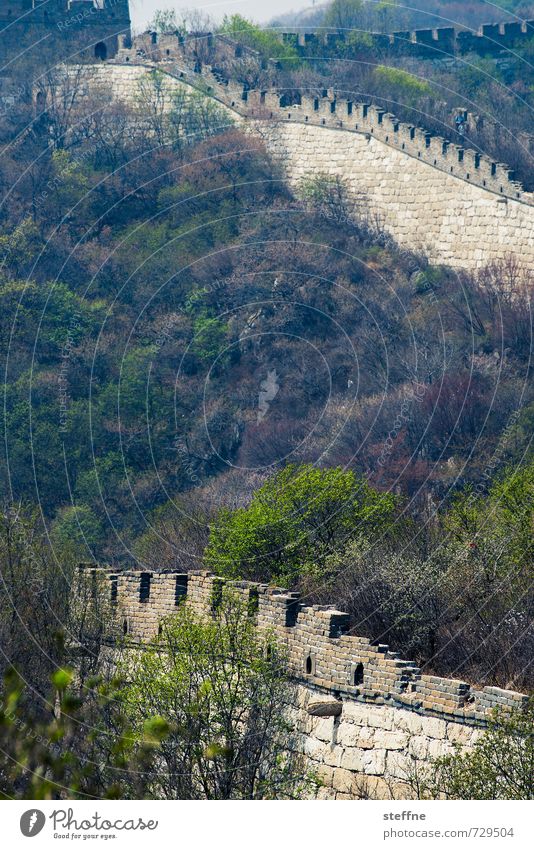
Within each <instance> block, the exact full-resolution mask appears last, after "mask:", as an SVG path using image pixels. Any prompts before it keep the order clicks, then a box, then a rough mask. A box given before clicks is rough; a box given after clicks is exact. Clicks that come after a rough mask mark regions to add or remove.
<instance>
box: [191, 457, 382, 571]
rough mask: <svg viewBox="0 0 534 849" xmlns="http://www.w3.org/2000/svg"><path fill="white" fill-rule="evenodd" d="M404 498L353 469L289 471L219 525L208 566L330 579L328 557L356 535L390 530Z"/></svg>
mask: <svg viewBox="0 0 534 849" xmlns="http://www.w3.org/2000/svg"><path fill="white" fill-rule="evenodd" d="M395 508H396V501H395V498H394V497H393V496H392V495H391V494H389V493H380V492H377V491H376V490H374V489H372V488H371V487H370V486H369V485H368V484H367V482H366V481H365V480H364V479H363V478H361V477H358V476H357V475H356V474H355V473H354V472H352V471H343V470H342V469H339V468H337V469H336V468H334V469H317V468H315V467H314V466H312V465H304V466H287V467H286V468H285V469H283V470H282V471H281V472H279V473H278V474H276V475H274V476H273V477H272V478H270V479H269V480H268V481H267V482H266V483H265V484H264V485H263V486H262V487H260V489H258V490H256V492H255V493H254V495H253V496H252V500H251V503H250V505H249V506H248V507H245V508H241V509H239V510H235V511H233V512H231V511H226V510H223V511H222V512H221V515H220V516H219V518H218V520H217V521H216V522H215V523H214V524H213V525H212V528H211V533H210V540H209V544H208V547H207V549H206V563H207V564H208V565H209V566H210V567H211V568H213V569H214V570H215V571H217V572H218V573H219V574H221V575H225V576H228V577H232V578H253V579H261V580H282V581H284V580H287V581H290V582H293V581H294V580H295V578H296V577H297V576H298V575H299V574H309V573H310V572H312V573H315V572H316V573H317V574H318V575H319V576H320V575H321V574H322V569H323V567H324V560H325V558H326V557H327V556H328V554H329V553H331V552H332V550H333V548H334V547H335V546H339V545H340V544H342V543H343V542H344V541H346V540H348V539H350V538H355V537H359V538H366V537H369V536H371V535H377V536H379V535H380V534H382V533H384V532H386V531H387V530H388V529H389V528H390V527H391V524H392V522H393V520H394V516H395Z"/></svg>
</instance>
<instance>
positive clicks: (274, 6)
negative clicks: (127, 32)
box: [130, 0, 324, 29]
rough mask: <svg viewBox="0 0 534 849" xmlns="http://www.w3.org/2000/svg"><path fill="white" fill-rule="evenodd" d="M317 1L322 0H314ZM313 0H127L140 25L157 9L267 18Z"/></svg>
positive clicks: (132, 14) (256, 19)
mask: <svg viewBox="0 0 534 849" xmlns="http://www.w3.org/2000/svg"><path fill="white" fill-rule="evenodd" d="M316 2H317V5H319V3H320V2H324V0H316ZM312 3H313V0H267V2H265V0H263V2H262V0H219V2H218V1H217V0H198V2H194V0H190V2H180V0H130V11H131V16H132V20H133V24H134V27H135V28H136V29H141V28H142V27H143V26H144V24H146V23H147V21H149V20H150V18H151V17H152V15H153V13H154V12H155V10H156V9H191V8H196V9H203V10H205V11H206V12H208V13H209V14H210V15H212V16H213V17H214V18H222V16H223V15H228V14H232V13H235V12H238V13H239V14H240V15H244V16H245V17H247V18H252V19H253V20H255V21H268V20H270V19H271V18H272V17H274V16H275V15H279V14H281V13H283V12H290V11H292V10H295V9H305V8H307V7H309V6H312Z"/></svg>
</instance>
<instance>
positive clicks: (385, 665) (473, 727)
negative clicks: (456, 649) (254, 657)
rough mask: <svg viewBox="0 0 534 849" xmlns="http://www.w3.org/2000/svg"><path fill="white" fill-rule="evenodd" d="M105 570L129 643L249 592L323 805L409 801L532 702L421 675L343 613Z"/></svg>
mask: <svg viewBox="0 0 534 849" xmlns="http://www.w3.org/2000/svg"><path fill="white" fill-rule="evenodd" d="M97 571H98V572H99V574H100V575H101V576H102V578H103V579H104V584H103V586H104V589H103V592H105V593H108V592H109V597H110V599H111V605H112V609H113V611H114V624H115V629H116V634H117V636H118V637H119V638H124V639H125V640H126V642H127V644H129V645H130V646H139V645H141V644H142V643H144V642H147V641H148V640H150V639H152V638H154V637H155V636H157V634H158V632H159V629H160V624H161V621H162V619H164V618H165V617H166V616H169V615H172V614H173V613H175V612H176V609H177V606H178V605H179V604H181V603H186V604H188V605H190V606H191V607H192V609H193V610H194V611H195V612H196V613H197V614H198V615H199V616H210V615H213V610H214V608H215V607H216V605H217V600H218V599H220V598H221V597H222V593H223V592H225V590H226V587H230V588H231V589H232V590H233V591H237V592H239V594H240V595H242V597H243V598H244V600H245V601H247V602H248V603H249V609H250V610H251V611H252V612H251V615H253V616H254V617H255V622H256V624H257V627H258V628H259V629H262V630H264V631H267V630H268V631H269V632H272V633H274V634H275V636H276V639H277V642H278V643H279V645H280V646H282V647H283V648H284V649H285V652H286V654H287V658H288V670H289V674H290V677H291V681H292V684H293V687H292V689H293V695H294V698H293V703H292V705H291V706H290V708H289V711H288V715H289V719H290V720H291V722H292V725H293V727H294V734H293V736H292V744H291V745H292V746H293V747H294V748H295V749H296V750H297V751H299V752H301V753H302V754H303V755H304V756H305V759H306V763H307V766H308V768H309V769H310V770H311V771H312V772H313V773H315V774H316V775H317V776H318V777H319V779H320V781H321V786H320V788H319V789H318V797H319V798H324V799H336V798H340V799H343V798H353V797H359V796H370V797H371V798H406V796H407V795H409V791H408V788H407V786H406V781H407V779H409V778H410V776H411V775H412V774H413V771H414V769H415V770H417V769H418V768H419V769H420V768H421V767H422V766H424V765H425V764H427V763H428V761H429V760H431V759H433V758H436V757H439V756H441V755H443V754H446V753H448V752H451V751H453V748H454V745H455V744H460V745H461V746H467V747H468V746H470V745H472V744H473V742H474V740H475V739H476V738H477V736H478V735H479V734H480V733H481V730H482V729H483V728H484V727H485V726H486V724H487V720H488V716H489V713H490V711H491V710H492V709H494V708H496V707H499V706H504V707H506V706H508V707H512V706H518V705H521V704H522V703H523V702H524V701H525V700H526V698H527V697H526V696H524V695H523V694H521V693H515V692H512V691H507V690H501V689H499V688H497V687H484V688H481V689H477V688H473V687H472V686H471V685H470V684H468V683H467V682H465V681H458V680H452V679H448V678H440V677H437V676H433V675H424V674H422V673H421V670H420V669H419V668H418V667H417V666H416V665H415V664H414V663H412V662H410V661H408V660H403V659H402V658H400V657H399V655H398V654H397V653H396V652H394V651H391V650H390V649H389V647H388V646H386V645H374V644H372V643H371V642H370V641H369V640H368V639H366V638H364V637H358V636H355V635H353V634H351V633H349V617H348V615H347V614H346V613H343V612H341V611H339V610H336V609H335V608H329V607H319V606H306V605H305V604H303V603H302V602H301V599H300V597H299V594H298V593H293V592H288V591H287V590H284V589H280V588H275V587H270V586H267V585H264V584H255V583H250V582H226V581H224V580H223V579H221V578H218V577H215V576H214V575H211V574H210V573H209V572H204V571H198V572H191V573H189V574H188V575H184V574H180V573H176V572H137V571H129V572H120V573H114V572H112V571H111V570H97ZM106 584H107V587H106ZM324 714H326V715H324Z"/></svg>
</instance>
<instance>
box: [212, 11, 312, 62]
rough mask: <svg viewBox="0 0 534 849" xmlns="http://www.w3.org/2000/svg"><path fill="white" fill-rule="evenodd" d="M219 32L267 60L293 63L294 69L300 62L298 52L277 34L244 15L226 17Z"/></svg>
mask: <svg viewBox="0 0 534 849" xmlns="http://www.w3.org/2000/svg"><path fill="white" fill-rule="evenodd" d="M219 31H220V32H221V33H223V34H224V35H229V36H230V37H231V38H233V39H235V41H238V42H240V43H241V44H244V45H246V46H247V47H251V48H252V49H253V50H257V51H258V52H259V53H261V55H262V56H264V57H265V58H266V59H278V60H283V61H291V63H292V64H291V67H293V68H294V67H296V65H297V63H298V61H299V55H298V52H297V50H295V48H294V47H292V46H291V45H289V44H284V43H283V42H282V40H281V38H280V37H279V36H278V34H277V33H276V32H270V31H269V30H268V29H262V28H261V27H260V26H258V25H257V24H255V23H253V21H250V20H248V19H247V18H244V17H243V16H242V15H237V14H236V15H225V16H224V18H223V22H222V25H221V27H220V30H219Z"/></svg>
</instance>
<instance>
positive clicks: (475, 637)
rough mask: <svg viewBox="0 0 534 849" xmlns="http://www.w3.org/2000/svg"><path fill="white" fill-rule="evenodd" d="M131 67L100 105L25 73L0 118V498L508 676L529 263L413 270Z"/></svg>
mask: <svg viewBox="0 0 534 849" xmlns="http://www.w3.org/2000/svg"><path fill="white" fill-rule="evenodd" d="M80 74H81V75H82V76H83V71H80ZM149 80H150V81H149V82H148V83H146V84H143V86H142V87H140V90H139V92H138V97H137V103H136V104H134V105H133V106H132V107H126V106H124V105H110V99H109V97H108V98H106V97H103V98H102V99H101V100H95V101H93V102H88V101H87V99H84V98H82V97H81V96H78V94H79V92H81V91H82V88H83V86H82V82H83V80H81V79H80V80H78V81H77V83H76V85H78V86H79V90H77V89H76V86H75V87H74V90H73V88H72V86H73V83H72V80H71V81H70V82H69V86H70V87H71V88H70V89H69V95H70V96H69V97H68V98H67V97H64V96H63V97H61V96H59V94H57V92H58V91H60V90H61V85H62V83H61V81H60V80H58V79H55V80H53V79H49V80H48V82H47V83H46V84H48V85H49V86H50V87H51V88H50V90H49V92H48V97H47V102H48V104H49V106H48V108H47V109H46V110H44V111H38V112H37V115H35V114H34V111H33V106H32V105H31V104H28V103H26V102H25V101H24V99H22V100H20V101H19V102H18V103H17V104H16V105H15V106H14V107H13V108H12V109H10V110H9V111H7V112H6V113H5V114H4V116H3V118H2V126H1V131H2V145H3V152H2V156H1V158H0V181H1V189H2V197H3V203H2V208H1V216H2V221H1V226H2V231H1V232H2V235H1V247H2V264H1V286H0V297H1V298H2V309H1V312H0V316H1V319H0V320H1V338H2V356H3V362H2V365H3V374H4V387H3V400H4V421H5V430H4V436H5V438H4V442H3V452H2V464H1V476H2V489H3V491H4V492H5V494H6V495H5V498H6V504H14V505H22V506H23V508H24V510H25V511H32V510H34V509H35V508H38V515H39V516H40V519H39V521H41V522H42V523H43V526H44V528H45V529H46V533H47V534H48V535H49V540H50V542H51V543H52V546H53V551H54V553H55V556H57V557H58V558H62V557H68V558H71V559H75V560H80V559H81V560H93V561H95V562H102V561H110V562H113V563H115V564H117V565H118V566H122V565H127V564H131V563H132V562H137V563H139V564H140V565H143V566H144V565H147V566H150V567H151V568H164V567H168V568H169V567H175V566H176V565H177V564H178V565H179V566H180V567H181V568H185V569H189V568H196V567H198V566H200V565H202V564H204V563H205V564H207V565H209V566H210V567H211V568H213V569H215V570H216V571H218V572H220V573H221V574H229V575H232V576H233V577H248V578H253V579H258V578H261V579H265V580H268V581H277V582H282V581H285V582H288V583H289V584H291V586H293V587H299V588H301V589H303V590H304V591H305V592H306V593H307V594H308V596H309V597H310V598H314V599H316V600H319V601H321V602H324V601H334V602H335V603H336V604H338V605H339V606H341V607H346V608H349V609H350V610H351V613H352V614H353V619H354V628H355V630H356V631H357V633H362V634H367V635H369V636H370V637H371V638H372V639H378V640H383V639H386V640H388V641H391V642H392V643H395V645H396V647H398V648H399V649H400V650H402V651H403V652H405V653H408V654H411V655H412V656H414V658H415V659H417V660H418V661H419V662H421V663H424V664H428V665H429V668H433V669H437V670H439V671H441V672H443V671H445V672H447V673H451V674H462V675H472V676H473V677H479V678H481V679H482V680H485V681H486V680H488V681H493V680H498V681H499V682H500V683H501V684H507V683H510V682H511V683H512V684H514V685H515V686H520V685H522V684H524V683H525V682H526V681H528V680H530V674H531V670H530V668H529V666H528V662H527V661H526V658H527V657H528V656H529V651H530V650H531V645H532V643H531V637H530V636H529V633H528V630H526V626H525V623H526V622H528V621H529V618H531V614H532V603H533V600H532V595H531V588H530V578H529V576H531V569H532V547H531V520H532V509H533V497H534V490H533V488H532V474H533V472H532V469H533V466H532V465H531V462H532V460H531V454H530V440H531V430H532V420H533V417H534V396H533V384H532V380H531V373H530V357H531V349H532V344H531V343H532V339H531V331H532V326H531V313H530V303H531V300H530V299H531V291H532V280H531V277H530V275H529V274H528V273H527V272H525V271H524V270H521V269H520V268H519V267H518V266H517V265H516V264H515V263H513V262H512V261H506V260H505V261H504V262H502V263H501V264H499V265H493V266H488V267H485V268H482V269H481V270H480V271H479V272H478V273H477V274H475V275H468V274H467V273H452V272H451V271H450V270H448V269H447V268H438V267H430V266H429V264H428V262H427V260H426V258H425V257H424V256H415V255H412V254H410V253H409V252H407V251H400V250H399V249H398V248H397V246H396V245H395V244H394V242H393V241H392V239H391V238H390V237H388V236H386V234H385V233H384V232H383V229H382V225H381V222H380V220H375V219H373V218H371V217H370V216H369V215H368V214H367V213H366V210H365V207H364V206H362V205H361V204H359V205H357V206H355V205H354V204H353V203H351V202H350V201H349V199H348V195H347V194H346V192H345V187H344V185H343V182H342V181H335V180H332V179H329V178H327V177H325V176H324V175H322V174H317V175H316V177H315V178H313V179H312V180H308V181H307V182H305V183H304V184H302V185H300V186H299V187H298V190H297V191H296V192H294V193H291V192H290V191H289V189H288V188H287V186H286V185H285V184H284V182H283V180H282V178H281V174H280V173H279V171H278V169H277V167H276V166H275V165H274V164H273V162H272V161H271V160H270V159H269V157H268V155H267V153H266V151H265V150H264V148H263V145H262V142H261V137H254V136H252V135H249V134H246V135H245V134H242V133H240V131H239V130H238V129H237V128H236V127H234V126H233V125H232V121H231V119H230V118H229V117H228V114H227V113H225V112H224V111H223V110H222V109H221V108H220V107H218V106H216V105H214V104H213V102H212V101H209V100H208V99H207V98H206V97H205V96H204V95H202V94H201V93H197V94H194V95H188V96H184V95H177V96H176V97H175V99H174V101H173V103H172V108H171V109H170V111H169V112H168V113H163V112H161V111H158V108H156V107H157V104H158V102H159V101H158V98H159V97H160V89H159V80H158V75H157V74H154V75H153V76H152V77H151V78H149ZM45 82H46V81H45ZM58 87H59V88H58ZM52 88H53V90H54V91H55V92H56V96H55V97H54V98H50V91H52ZM411 90H412V89H411ZM73 91H74V96H72V94H73ZM413 93H414V97H415V89H413ZM420 96H423V94H421V93H420ZM277 475H281V476H282V477H277ZM284 475H285V477H284ZM17 509H18V507H17Z"/></svg>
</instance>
